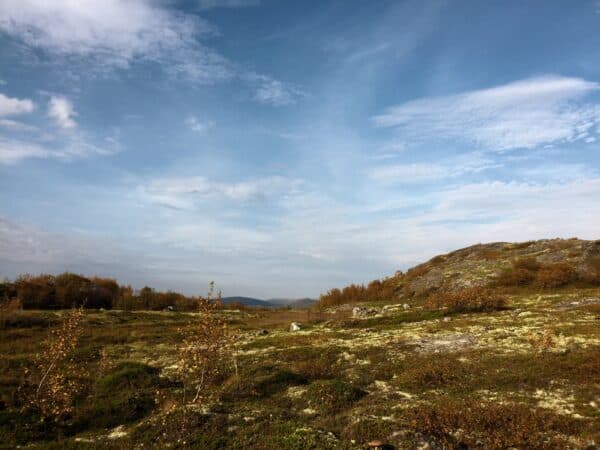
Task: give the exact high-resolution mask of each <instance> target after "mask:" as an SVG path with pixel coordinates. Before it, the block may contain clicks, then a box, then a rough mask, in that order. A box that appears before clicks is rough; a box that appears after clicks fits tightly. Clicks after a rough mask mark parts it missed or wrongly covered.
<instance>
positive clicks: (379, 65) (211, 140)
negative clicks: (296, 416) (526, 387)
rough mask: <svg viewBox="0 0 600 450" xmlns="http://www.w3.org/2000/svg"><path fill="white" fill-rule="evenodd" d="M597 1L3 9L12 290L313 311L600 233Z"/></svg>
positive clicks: (2, 141)
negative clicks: (327, 296)
mask: <svg viewBox="0 0 600 450" xmlns="http://www.w3.org/2000/svg"><path fill="white" fill-rule="evenodd" d="M599 139H600V2H598V1H595V0H594V1H587V0H576V1H569V2H566V1H561V0H559V1H552V0H543V1H542V0H540V1H535V0H529V1H526V2H523V1H520V0H514V1H513V0H508V1H493V0H490V1H485V2H482V1H478V0H471V1H469V0H455V1H451V0H447V1H442V0H440V1H438V0H428V1H426V2H424V1H421V0H408V1H401V0H397V1H388V0H380V1H376V2H374V1H369V0H340V1H326V0H319V1H308V0H307V1H302V2H298V1H284V0H187V1H183V0H181V1H179V0H162V1H160V0H102V1H98V0H95V1H94V0H2V1H1V2H0V276H3V277H8V278H10V279H12V278H14V277H15V276H17V275H18V274H20V273H24V272H29V273H40V272H46V273H59V272H62V271H65V270H68V271H73V272H77V273H83V274H88V275H91V274H97V275H101V276H111V277H116V278H117V279H118V280H119V281H120V282H121V283H131V284H133V285H134V286H135V287H137V288H140V287H142V286H144V285H150V286H153V287H156V288H159V289H172V290H176V291H180V292H184V293H187V294H202V293H205V292H206V289H207V285H208V283H209V281H211V280H214V281H215V282H216V284H217V286H218V287H220V288H221V289H222V290H223V293H224V295H248V296H257V297H263V298H269V297H304V296H317V295H319V293H322V292H325V291H326V290H327V289H329V288H332V287H341V286H344V285H347V284H349V283H351V282H357V283H364V282H368V281H369V280H372V279H376V278H381V277H383V276H387V275H392V274H394V273H395V272H396V271H397V270H405V269H407V268H408V267H411V266H412V265H415V264H417V263H419V262H422V261H424V260H427V259H429V258H431V257H433V256H435V255H437V254H440V253H444V252H448V251H450V250H453V249H457V248H460V247H464V246H468V245H472V244H476V243H480V242H482V243H483V242H496V241H525V240H530V239H541V238H554V237H563V238H570V237H579V238H583V239H599V238H600V226H599V219H600V151H599V150H600V140H599Z"/></svg>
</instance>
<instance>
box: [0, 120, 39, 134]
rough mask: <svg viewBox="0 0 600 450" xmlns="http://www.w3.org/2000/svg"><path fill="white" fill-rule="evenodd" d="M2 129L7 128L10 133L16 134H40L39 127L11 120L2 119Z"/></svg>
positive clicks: (0, 121) (0, 122)
mask: <svg viewBox="0 0 600 450" xmlns="http://www.w3.org/2000/svg"><path fill="white" fill-rule="evenodd" d="M0 127H2V128H5V129H7V130H9V131H15V132H28V133H37V132H40V129H39V128H38V127H35V126H33V125H28V124H26V123H23V122H19V121H17V120H11V119H0Z"/></svg>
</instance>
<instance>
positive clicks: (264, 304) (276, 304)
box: [221, 295, 317, 308]
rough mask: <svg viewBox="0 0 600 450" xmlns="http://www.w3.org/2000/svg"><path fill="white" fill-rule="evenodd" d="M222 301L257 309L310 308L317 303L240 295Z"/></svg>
mask: <svg viewBox="0 0 600 450" xmlns="http://www.w3.org/2000/svg"><path fill="white" fill-rule="evenodd" d="M221 301H222V302H223V304H225V305H231V304H234V303H240V304H242V305H246V306H255V307H257V308H281V307H285V306H289V307H290V308H308V307H310V306H312V305H313V304H314V303H316V302H317V301H316V300H315V299H312V298H270V299H268V300H263V299H260V298H253V297H243V296H239V295H238V296H235V297H223V298H222V299H221Z"/></svg>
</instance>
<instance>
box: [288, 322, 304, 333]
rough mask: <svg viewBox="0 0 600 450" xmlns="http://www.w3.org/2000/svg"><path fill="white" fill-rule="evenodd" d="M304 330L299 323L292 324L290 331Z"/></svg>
mask: <svg viewBox="0 0 600 450" xmlns="http://www.w3.org/2000/svg"><path fill="white" fill-rule="evenodd" d="M301 329H302V324H300V323H298V322H292V323H291V324H290V331H292V332H293V331H300V330H301Z"/></svg>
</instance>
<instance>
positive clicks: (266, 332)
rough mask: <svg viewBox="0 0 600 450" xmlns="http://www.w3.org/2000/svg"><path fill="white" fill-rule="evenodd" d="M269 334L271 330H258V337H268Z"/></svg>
mask: <svg viewBox="0 0 600 450" xmlns="http://www.w3.org/2000/svg"><path fill="white" fill-rule="evenodd" d="M290 328H291V326H290ZM290 331H291V330H290ZM267 334H269V330H265V329H264V328H263V329H262V330H258V331H257V332H256V335H257V336H266V335H267Z"/></svg>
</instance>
